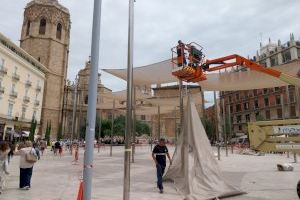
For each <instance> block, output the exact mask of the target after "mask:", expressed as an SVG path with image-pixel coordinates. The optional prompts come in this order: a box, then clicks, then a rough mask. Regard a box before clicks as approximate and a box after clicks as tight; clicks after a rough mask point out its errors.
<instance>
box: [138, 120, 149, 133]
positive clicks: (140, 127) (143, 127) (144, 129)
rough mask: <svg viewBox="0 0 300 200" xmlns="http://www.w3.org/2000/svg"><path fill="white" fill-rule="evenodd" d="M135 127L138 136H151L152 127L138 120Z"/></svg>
mask: <svg viewBox="0 0 300 200" xmlns="http://www.w3.org/2000/svg"><path fill="white" fill-rule="evenodd" d="M135 127H136V132H137V133H138V136H141V135H143V134H146V135H150V127H149V125H148V124H146V123H145V122H143V121H139V120H137V121H136V125H135Z"/></svg>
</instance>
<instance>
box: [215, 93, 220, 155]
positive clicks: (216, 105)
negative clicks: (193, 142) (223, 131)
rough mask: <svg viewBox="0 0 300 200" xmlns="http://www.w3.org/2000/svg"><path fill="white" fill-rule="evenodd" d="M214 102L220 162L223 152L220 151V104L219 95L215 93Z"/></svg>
mask: <svg viewBox="0 0 300 200" xmlns="http://www.w3.org/2000/svg"><path fill="white" fill-rule="evenodd" d="M214 102H215V123H216V124H215V126H216V141H217V143H216V144H217V150H218V160H221V151H220V148H221V147H220V138H219V118H218V102H217V93H216V91H214Z"/></svg>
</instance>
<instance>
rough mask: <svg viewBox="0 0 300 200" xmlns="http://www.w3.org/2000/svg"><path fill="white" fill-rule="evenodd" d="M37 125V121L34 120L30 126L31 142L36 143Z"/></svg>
mask: <svg viewBox="0 0 300 200" xmlns="http://www.w3.org/2000/svg"><path fill="white" fill-rule="evenodd" d="M36 125H37V121H36V120H35V119H34V118H32V120H31V125H30V134H29V140H30V141H31V142H34V134H35V129H36Z"/></svg>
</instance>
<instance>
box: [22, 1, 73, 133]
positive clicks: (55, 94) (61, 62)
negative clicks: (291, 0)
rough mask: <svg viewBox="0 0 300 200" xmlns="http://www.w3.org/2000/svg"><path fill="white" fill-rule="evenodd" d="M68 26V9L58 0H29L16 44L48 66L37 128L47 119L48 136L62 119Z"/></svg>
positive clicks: (68, 37) (43, 124) (55, 130)
mask: <svg viewBox="0 0 300 200" xmlns="http://www.w3.org/2000/svg"><path fill="white" fill-rule="evenodd" d="M70 27H71V22H70V13H69V11H68V9H67V8H65V7H64V6H62V5H61V4H59V2H58V0H33V1H31V2H29V3H28V4H27V6H26V7H25V11H24V21H23V26H22V32H21V40H20V41H21V44H20V46H21V48H23V49H24V50H25V51H27V52H28V53H29V54H30V55H32V56H33V57H34V58H36V59H37V60H38V61H40V62H41V63H42V64H43V65H45V66H46V67H47V68H48V69H49V72H48V73H47V74H46V81H45V85H44V100H43V107H42V116H41V123H42V126H41V127H42V129H41V130H40V131H41V133H45V130H46V126H47V122H51V137H52V138H55V135H56V134H57V133H58V130H59V126H60V125H61V123H62V121H61V118H62V106H63V96H64V86H65V83H66V79H67V68H68V56H69V41H70Z"/></svg>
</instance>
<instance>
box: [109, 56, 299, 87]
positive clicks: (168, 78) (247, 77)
mask: <svg viewBox="0 0 300 200" xmlns="http://www.w3.org/2000/svg"><path fill="white" fill-rule="evenodd" d="M274 69H277V70H279V71H282V72H285V73H287V74H289V75H292V76H298V73H299V71H300V61H299V60H295V61H293V62H290V63H288V64H285V65H281V66H278V67H274ZM104 71H105V72H108V73H110V74H112V75H114V76H116V77H119V78H121V79H123V80H125V81H126V78H127V69H104ZM177 81H178V79H177V78H176V77H174V76H173V75H172V64H171V61H170V60H166V61H162V62H159V63H154V64H150V65H147V66H143V67H136V68H134V69H133V82H134V84H135V85H139V86H145V85H146V86H150V85H152V84H162V83H171V82H177ZM199 85H200V86H201V87H202V89H203V90H206V91H234V90H250V89H261V88H270V87H279V86H285V85H287V84H286V83H284V82H282V81H280V80H279V79H277V78H274V77H271V76H269V75H266V74H263V73H260V72H257V71H242V72H228V73H221V74H219V73H210V74H207V80H205V81H201V82H199Z"/></svg>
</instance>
